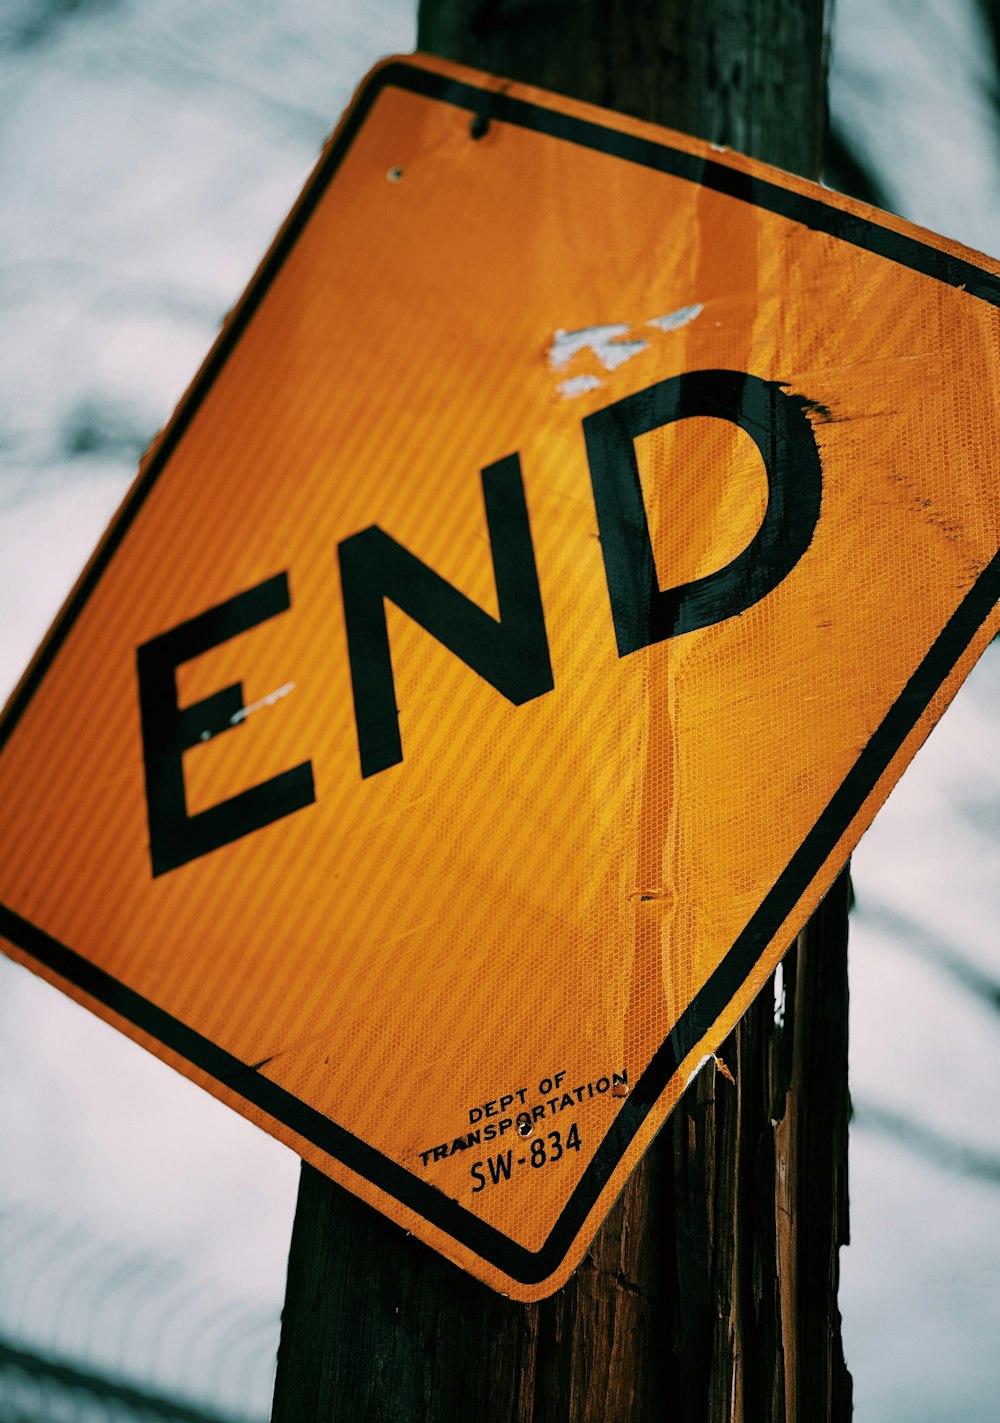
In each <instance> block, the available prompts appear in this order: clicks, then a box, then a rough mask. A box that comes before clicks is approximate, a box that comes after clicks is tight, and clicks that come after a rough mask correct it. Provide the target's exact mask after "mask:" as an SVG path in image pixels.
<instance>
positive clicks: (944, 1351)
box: [0, 0, 1000, 1423]
mask: <svg viewBox="0 0 1000 1423" xmlns="http://www.w3.org/2000/svg"><path fill="white" fill-rule="evenodd" d="M997 8H998V7H997V6H995V5H992V6H991V4H990V3H989V0H982V3H981V4H977V3H976V0H838V15H837V24H836V30H835V40H836V45H835V52H834V70H833V82H832V109H833V118H834V124H835V130H836V134H837V139H838V142H837V144H836V147H835V157H836V159H837V162H836V164H835V166H832V167H831V179H833V178H839V179H840V180H841V181H844V182H848V181H849V182H851V183H852V184H853V185H854V187H855V188H856V189H858V190H859V191H860V190H861V189H864V191H860V195H862V196H865V195H867V194H868V193H870V194H872V195H873V196H875V197H876V198H878V199H879V200H880V201H882V202H884V203H885V204H887V205H888V206H891V207H892V208H894V209H895V210H896V211H899V212H901V213H904V214H905V215H906V216H908V217H911V218H913V219H915V220H917V221H919V222H922V223H925V224H926V225H928V226H930V227H933V228H936V229H938V230H939V231H942V232H945V233H947V234H948V235H950V236H953V237H957V238H959V239H961V240H962V241H965V242H968V243H969V244H971V245H972V246H974V247H978V248H980V249H982V250H984V251H986V252H989V253H991V254H993V255H1000V225H998V217H1000V110H998V92H1000V81H998V68H997V62H996V51H995V48H994V43H993V38H992V35H991V33H990V31H989V29H988V27H987V24H986V17H987V16H989V15H990V14H991V13H992V12H993V11H994V10H996V9H997ZM414 11H415V0H381V3H377V0H364V3H362V0H282V3H281V4H278V3H277V0H0V193H2V195H3V208H2V212H3V222H2V228H0V304H2V311H3V325H2V339H0V551H2V555H3V556H2V559H0V700H2V699H3V697H4V696H5V695H6V694H7V692H8V691H9V690H10V689H11V688H12V687H13V685H14V683H15V681H16V679H17V677H18V675H19V674H20V672H21V670H22V668H23V666H24V664H25V663H26V662H27V660H28V658H29V657H30V655H31V653H32V652H33V651H34V648H35V646H36V644H37V642H38V641H39V639H40V638H41V636H42V635H43V633H44V632H45V630H46V628H47V626H48V624H49V622H50V621H51V619H52V617H53V616H54V614H55V612H56V611H57V609H58V606H59V604H60V602H61V600H62V598H63V597H64V596H65V593H66V592H67V591H68V589H69V587H70V585H71V583H72V582H73V579H74V577H75V575H76V573H77V572H78V571H79V568H80V567H81V565H82V564H83V562H84V561H85V559H86V557H87V555H88V554H89V552H90V549H91V547H92V546H93V544H94V542H95V541H96V539H97V537H98V535H99V534H100V533H101V531H102V529H103V527H104V525H105V524H106V522H107V521H108V519H109V517H110V516H111V514H112V512H113V511H114V509H115V507H116V506H117V504H118V502H119V500H120V498H121V496H122V495H123V493H124V491H125V489H126V488H127V485H128V483H129V482H130V480H131V478H132V474H133V472H134V468H135V463H136V460H137V458H138V456H139V454H140V453H141V451H142V450H143V449H144V448H145V446H146V444H147V443H148V442H149V440H150V438H151V436H152V435H153V433H154V432H155V431H156V430H157V429H158V428H159V427H160V426H161V425H162V424H163V423H164V421H165V420H166V419H167V417H168V416H169V414H170V411H171V410H172V408H173V406H174V404H175V402H176V400H177V399H178V398H179V396H180V395H181V393H182V391H183V389H184V387H185V386H186V384H187V382H188V380H189V379H190V377H191V375H192V373H193V372H194V370H195V368H196V367H197V365H198V364H199V362H200V360H201V357H202V356H203V354H204V352H205V350H206V349H207V347H208V345H209V344H210V342H211V340H212V338H213V336H214V334H215V332H216V330H217V328H218V325H219V322H220V321H221V319H222V317H223V315H224V313H225V312H226V311H227V310H228V309H229V307H230V306H231V305H232V304H233V302H234V300H235V299H236V297H237V296H238V295H239V293H240V291H241V290H242V288H243V286H244V285H245V283H246V281H247V279H248V278H249V276H250V275H251V273H252V271H253V270H254V267H255V265H256V263H257V260H258V258H259V256H260V254H261V252H262V251H263V249H264V247H265V246H266V244H267V242H268V240H269V239H270V237H271V236H272V234H273V232H274V230H275V228H276V227H277V226H278V224H279V222H280V220H281V218H282V217H283V216H284V213H285V212H286V210H287V209H288V207H289V206H290V204H291V202H292V200H293V198H294V197H295V195H296V193H297V192H298V190H299V188H300V187H301V184H302V182H303V180H304V179H305V177H306V175H307V173H308V171H309V169H310V168H311V166H312V164H313V162H314V160H315V157H316V154H317V152H318V150H319V147H320V145H321V143H322V141H323V139H324V137H325V136H326V134H327V133H328V131H329V129H330V128H331V127H332V126H333V124H334V122H335V120H336V118H337V117H338V115H339V113H340V112H341V110H342V109H343V107H344V105H345V104H346V102H347V101H348V99H349V97H350V94H351V91H352V90H353V88H354V86H355V84H356V83H357V81H358V80H359V79H360V77H361V76H362V75H363V73H364V72H365V71H366V70H367V68H368V67H369V66H370V65H371V64H372V63H373V62H374V61H375V60H376V59H377V58H379V57H381V56H382V55H383V54H386V53H389V52H392V51H406V50H408V49H411V48H412V47H413V44H414V31H415V23H414ZM998 836H1000V645H994V646H993V647H991V648H990V649H989V650H988V651H987V653H986V655H985V657H984V658H983V660H982V662H981V663H980V665H979V667H978V668H977V669H976V671H975V672H974V673H973V675H972V677H971V678H970V680H969V682H968V683H967V685H966V687H965V688H964V689H963V691H962V692H961V693H960V695H959V697H958V698H957V700H956V702H955V704H954V706H953V707H952V709H951V710H950V711H949V712H948V714H947V715H946V717H945V718H944V720H943V722H942V723H941V725H940V727H939V728H938V729H937V730H936V731H935V733H934V734H933V735H932V737H931V739H930V741H929V743H928V745H927V747H926V748H925V749H924V751H922V752H921V753H920V755H919V757H918V758H917V760H916V762H915V763H914V765H913V766H912V767H911V769H910V770H909V771H908V772H907V774H906V776H905V777H904V780H903V782H902V783H901V785H900V786H899V788H898V789H897V790H896V792H895V793H894V795H893V796H892V798H891V799H890V802H889V804H888V805H887V807H886V809H885V810H884V811H883V812H882V814H881V815H880V817H879V819H878V821H877V822H876V824H875V826H874V828H873V829H872V831H871V832H870V833H869V835H868V836H867V837H866V839H865V840H864V842H863V844H862V846H861V848H860V850H859V851H858V853H857V855H856V856H855V861H854V878H855V888H856V893H857V900H858V903H857V908H856V911H855V914H854V916H853V920H852V938H851V993H852V1022H851V1032H852V1043H851V1073H852V1083H851V1085H852V1090H853V1093H854V1097H855V1102H856V1108H857V1111H856V1119H855V1123H854V1126H853V1128H852V1139H851V1214H852V1227H853V1243H852V1245H851V1247H850V1248H849V1249H848V1250H846V1251H844V1252H843V1255H842V1264H843V1273H844V1282H843V1290H842V1299H841V1303H842V1309H843V1313H844V1328H845V1335H846V1347H847V1354H848V1363H849V1366H850V1368H851V1370H852V1372H853V1374H854V1379H855V1398H856V1416H857V1417H858V1418H859V1419H860V1420H862V1423H932V1420H933V1423H941V1420H948V1423H993V1420H995V1419H996V1418H997V1417H998V1416H1000V1408H998V1404H997V1399H998V1397H1000V1350H998V1341H1000V1109H998V1106H997V1088H996V1083H997V1082H998V1081H1000V947H998V942H997V940H998V932H997V925H998V923H1000V875H998V874H997V872H996V870H997V857H998ZM297 1181H298V1161H297V1159H296V1158H295V1157H294V1156H292V1155H291V1153H289V1152H287V1151H286V1150H285V1149H284V1148H282V1147H281V1146H279V1145H278V1144H277V1143H275V1142H273V1141H271V1140H270V1139H269V1138H267V1137H266V1136H264V1135H263V1134H262V1133H260V1132H258V1131H256V1130H255V1129H254V1128H252V1127H250V1126H249V1125H247V1124H246V1123H244V1122H243V1121H242V1120H241V1119H240V1118H239V1117H237V1116H236V1115H235V1114H233V1113H231V1112H229V1111H228V1110H226V1109H225V1108H223V1107H221V1106H219V1105H218V1104H216V1103H215V1102H214V1101H213V1100H212V1099H210V1098H209V1097H207V1096H206V1095H205V1094H203V1093H202V1092H200V1091H199V1090H198V1089H196V1088H195V1087H193V1086H191V1085H189V1084H188V1083H187V1082H185V1081H184V1080H183V1079H181V1078H180V1077H178V1076H177V1075H175V1074H174V1073H172V1072H171V1071H169V1070H168V1069H167V1068H165V1067H163V1066H161V1065H160V1064H159V1063H158V1062H157V1061H155V1060H154V1059H153V1058H151V1057H149V1056H148V1055H147V1054H145V1053H144V1052H142V1051H141V1050H140V1049H138V1048H136V1047H133V1045H132V1044H130V1043H129V1042H128V1041H126V1040H125V1039H124V1038H122V1037H120V1036H118V1035H117V1034H116V1033H114V1032H113V1031H112V1030H110V1029H108V1028H106V1027H105V1026H104V1025H103V1024H101V1023H100V1022H98V1021H97V1020H96V1019H94V1018H92V1017H91V1016H90V1015H89V1014H87V1013H86V1012H84V1011H83V1010H81V1009H79V1008H77V1007H76V1006H74V1005H73V1004H72V1003H70V1002H69V1001H68V1000H66V999H64V998H62V997H61V996H60V995H59V994H57V993H56V992H54V991H53V990H51V989H50V988H48V987H47V986H46V985H44V984H43V983H41V982H40V981H39V980H37V979H35V978H34V977H32V976H31V975H30V974H28V973H27V972H25V971H23V970H21V969H18V968H16V967H14V966H13V965H11V964H10V963H9V962H7V961H6V960H4V959H0V1420H3V1423H8V1420H9V1419H15V1418H16V1419H24V1420H28V1419H38V1418H43V1417H44V1418H46V1419H49V1418H55V1417H56V1416H57V1414H56V1412H55V1411H53V1410H55V1409H56V1407H57V1402H58V1398H59V1397H60V1395H59V1390H58V1388H57V1387H56V1383H54V1382H53V1381H52V1380H51V1379H50V1380H49V1383H48V1384H43V1383H40V1382H39V1381H38V1379H37V1378H36V1379H35V1380H34V1381H32V1380H31V1379H30V1378H29V1376H28V1375H27V1374H26V1373H25V1371H24V1368H23V1367H22V1366H20V1365H18V1358H19V1357H20V1356H23V1355H26V1354H31V1355H33V1356H35V1357H44V1358H47V1359H55V1360H66V1361H69V1362H71V1363H72V1364H73V1365H74V1367H75V1368H77V1370H78V1371H79V1374H80V1377H82V1376H83V1374H84V1373H87V1372H90V1373H92V1374H93V1375H94V1377H95V1378H97V1377H98V1376H100V1378H101V1379H104V1380H107V1379H112V1380H116V1381H117V1383H116V1384H115V1385H114V1386H115V1387H117V1388H118V1389H119V1394H120V1397H119V1403H120V1405H121V1406H122V1407H124V1406H125V1403H126V1401H127V1399H126V1394H127V1388H128V1387H129V1386H131V1385H134V1386H135V1387H136V1388H139V1389H141V1390H143V1391H144V1392H145V1393H146V1395H147V1396H149V1397H152V1396H155V1395H160V1394H162V1395H168V1394H169V1395H171V1396H173V1398H174V1399H175V1400H176V1399H177V1398H183V1399H186V1400H187V1403H188V1406H189V1409H190V1410H191V1411H190V1412H189V1414H188V1415H187V1416H188V1417H190V1418H194V1417H196V1416H203V1417H207V1416H224V1417H227V1418H234V1419H235V1418H241V1419H246V1420H263V1419H265V1418H267V1416H268V1411H269V1398H270V1388H271V1379H272V1374H273V1366H274V1352H275V1348H276V1343H277V1336H278V1315H279V1311H280V1308H281V1301H282V1297H283V1293H284V1267H285V1257H286V1252H287V1247H288V1239H289V1233H290V1228H291V1220H292V1213H293V1209H294V1201H295V1192H296V1187H297ZM23 1363H24V1360H23V1357H21V1365H23ZM81 1387H82V1385H80V1384H79V1379H78V1380H77V1383H76V1384H75V1385H74V1388H75V1393H73V1397H72V1399H71V1400H70V1402H72V1407H73V1408H74V1409H75V1410H76V1411H68V1412H66V1413H65V1416H66V1417H74V1418H78V1419H88V1418H90V1417H94V1418H98V1417H101V1418H104V1417H107V1416H109V1414H108V1413H107V1411H106V1409H107V1408H109V1407H110V1406H111V1404H110V1403H109V1402H108V1398H105V1401H104V1402H103V1403H98V1402H97V1401H96V1399H97V1396H98V1393H95V1392H93V1391H92V1393H91V1397H92V1400H93V1401H92V1402H91V1403H89V1404H88V1403H86V1402H85V1394H86V1390H85V1389H84V1392H81V1391H80V1390H81ZM101 1387H103V1385H101ZM46 1389H47V1390H48V1391H47V1392H46ZM95 1389H98V1386H97V1385H96V1384H95ZM64 1392H65V1394H66V1399H69V1395H70V1393H71V1392H72V1390H69V1389H68V1387H67V1389H66V1390H64ZM98 1392H99V1389H98ZM109 1397H110V1395H109ZM66 1399H64V1400H63V1401H64V1402H65V1403H66V1407H67V1408H69V1406H70V1403H69V1402H66ZM58 1406H60V1407H61V1406H62V1405H58ZM171 1406H173V1405H171ZM164 1407H165V1408H166V1407H167V1405H166V1404H164ZM4 1410H6V1411H4ZM46 1410H48V1411H46ZM58 1416H59V1417H62V1416H64V1415H63V1414H62V1413H59V1414H58ZM113 1416H124V1415H123V1414H115V1415H113ZM161 1416H165V1417H166V1416H169V1417H173V1416H181V1415H180V1413H176V1412H175V1413H169V1412H164V1413H162V1414H161Z"/></svg>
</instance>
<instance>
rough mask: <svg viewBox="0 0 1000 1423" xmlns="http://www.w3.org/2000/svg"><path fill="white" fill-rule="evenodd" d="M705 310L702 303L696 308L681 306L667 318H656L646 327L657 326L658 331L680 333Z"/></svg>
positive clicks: (668, 314)
mask: <svg viewBox="0 0 1000 1423" xmlns="http://www.w3.org/2000/svg"><path fill="white" fill-rule="evenodd" d="M704 310H705V307H704V304H703V303H702V302H698V303H696V304H695V305H694V306H681V307H678V309H677V310H676V311H668V312H667V314H666V316H654V317H653V318H652V319H651V320H650V321H647V322H646V325H647V326H655V327H656V329H657V330H658V331H679V330H680V329H681V327H682V326H687V325H688V324H689V323H690V322H692V321H695V320H697V318H698V317H699V316H700V315H701V313H702V312H703V311H704Z"/></svg>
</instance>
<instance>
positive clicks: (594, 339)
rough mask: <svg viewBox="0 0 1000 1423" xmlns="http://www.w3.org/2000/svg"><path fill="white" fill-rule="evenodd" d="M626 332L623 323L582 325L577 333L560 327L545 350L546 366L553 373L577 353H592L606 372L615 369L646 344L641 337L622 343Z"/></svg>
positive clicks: (628, 329) (625, 324)
mask: <svg viewBox="0 0 1000 1423" xmlns="http://www.w3.org/2000/svg"><path fill="white" fill-rule="evenodd" d="M630 329H631V328H630V327H629V325H628V323H627V322H613V323H611V324H610V325H607V326H585V327H583V328H581V330H579V331H563V330H562V328H561V327H560V329H559V330H558V331H557V332H556V333H555V335H554V336H553V338H552V345H551V346H550V347H549V365H550V366H551V367H552V369H553V370H554V371H555V370H559V369H560V368H561V367H562V366H565V365H568V364H569V362H570V361H571V360H572V359H573V357H574V356H576V355H579V353H580V352H581V351H593V353H594V355H595V356H596V357H597V359H598V360H599V361H600V363H601V365H602V366H603V367H604V369H605V370H606V371H613V370H617V369H618V367H619V366H623V365H624V364H625V362H626V361H630V360H631V359H632V357H633V356H638V355H639V353H640V352H641V351H645V349H646V347H647V346H648V345H649V342H648V341H644V340H643V339H642V338H641V337H640V339H639V340H637V341H623V340H622V337H623V336H627V335H628V333H629V331H630Z"/></svg>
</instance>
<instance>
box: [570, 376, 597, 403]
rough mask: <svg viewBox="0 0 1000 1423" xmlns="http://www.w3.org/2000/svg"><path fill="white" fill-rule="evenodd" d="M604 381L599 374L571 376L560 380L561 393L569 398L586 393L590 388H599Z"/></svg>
mask: <svg viewBox="0 0 1000 1423" xmlns="http://www.w3.org/2000/svg"><path fill="white" fill-rule="evenodd" d="M603 384H604V382H603V381H602V380H601V379H600V377H599V376H570V377H569V379H568V380H561V381H560V382H559V394H560V395H562V396H564V397H565V398H566V399H567V400H572V399H573V397H574V396H576V395H586V394H587V391H588V390H597V389H598V388H599V387H600V386H602V385H603Z"/></svg>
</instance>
